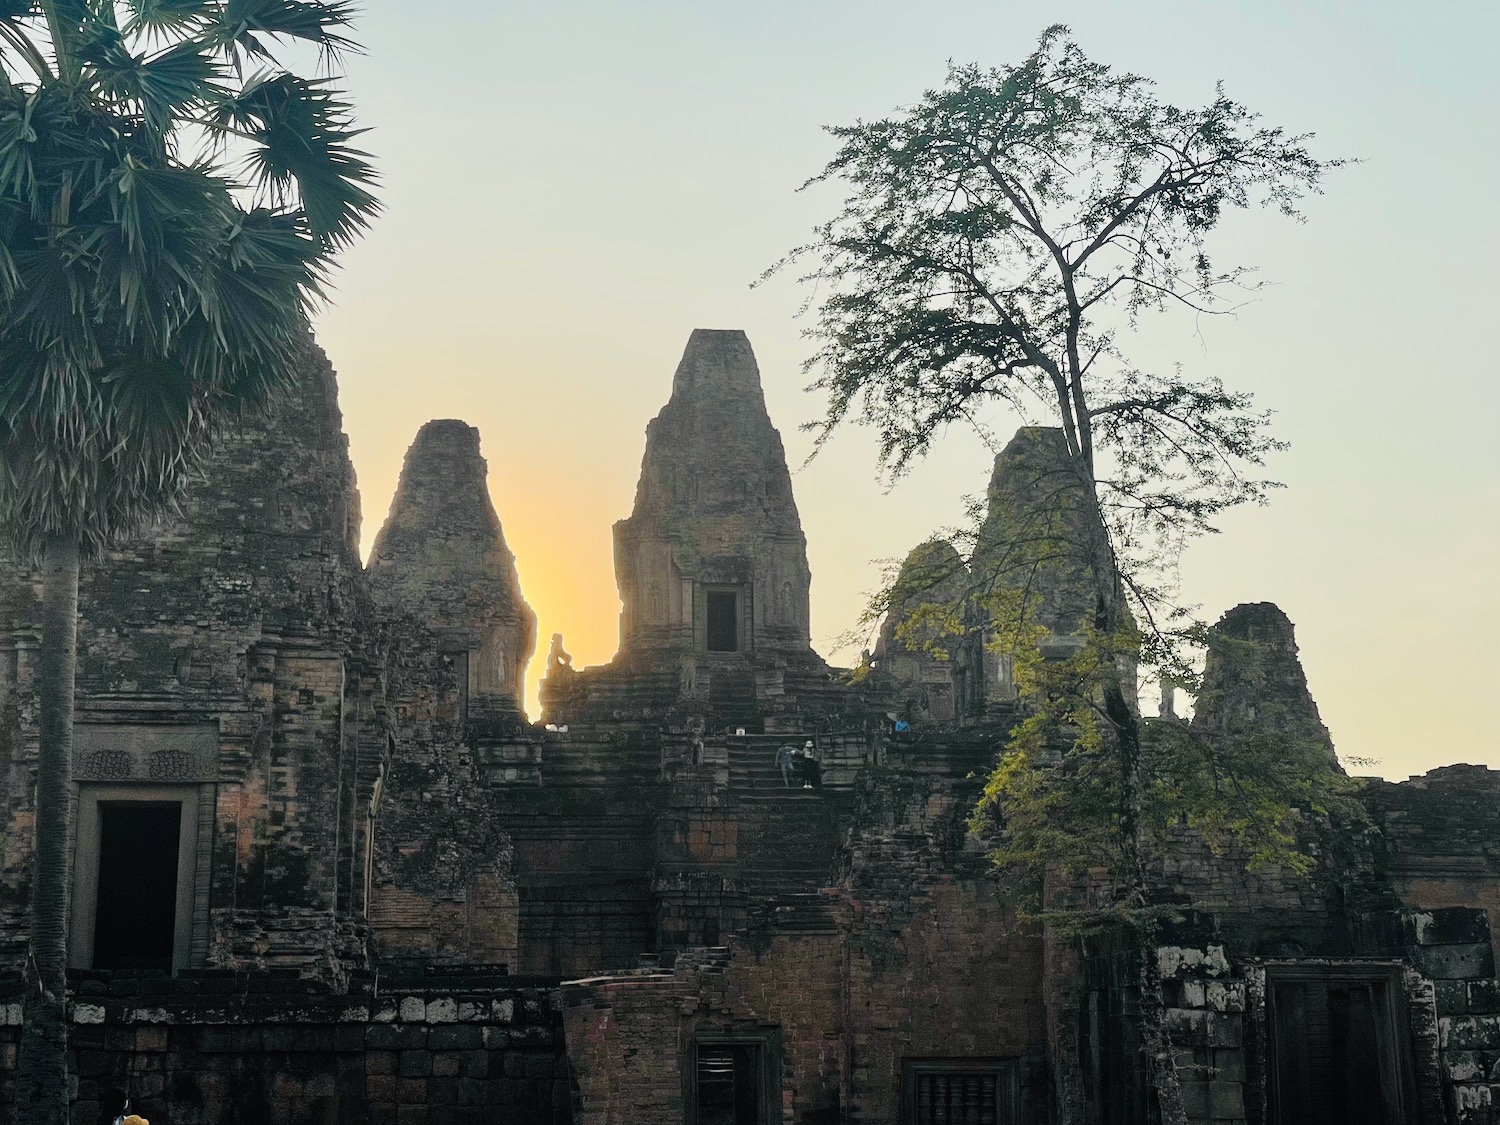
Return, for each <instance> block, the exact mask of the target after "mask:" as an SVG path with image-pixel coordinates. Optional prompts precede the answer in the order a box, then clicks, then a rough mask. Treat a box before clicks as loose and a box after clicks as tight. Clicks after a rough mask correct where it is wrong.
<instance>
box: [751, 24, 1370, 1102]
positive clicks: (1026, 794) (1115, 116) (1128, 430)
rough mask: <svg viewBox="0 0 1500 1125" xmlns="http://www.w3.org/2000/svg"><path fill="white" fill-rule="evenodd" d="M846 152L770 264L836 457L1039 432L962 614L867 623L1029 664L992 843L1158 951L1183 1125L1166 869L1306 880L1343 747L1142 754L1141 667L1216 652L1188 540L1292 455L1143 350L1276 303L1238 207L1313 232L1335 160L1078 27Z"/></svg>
mask: <svg viewBox="0 0 1500 1125" xmlns="http://www.w3.org/2000/svg"><path fill="white" fill-rule="evenodd" d="M829 131H830V133H832V135H833V136H834V137H835V138H836V139H837V141H838V145H839V147H838V149H837V151H836V153H835V155H834V157H833V159H832V160H831V161H830V162H829V164H828V165H827V167H826V168H825V169H824V170H823V172H822V173H821V174H819V175H818V176H816V177H814V178H813V179H812V180H810V181H809V183H808V185H807V186H813V185H819V184H829V185H831V184H838V185H841V186H843V187H844V188H845V190H846V192H847V194H846V195H845V197H844V199H843V203H842V206H841V207H840V208H839V209H838V210H837V212H836V214H835V215H834V216H833V218H831V219H830V220H829V221H827V222H826V223H824V224H823V225H821V226H819V227H818V228H816V230H815V231H814V235H813V239H812V241H811V242H809V243H808V244H806V245H804V246H802V247H800V248H798V249H796V250H794V251H793V252H792V253H791V254H790V255H789V256H788V257H787V258H786V259H784V260H783V261H782V262H780V263H778V265H777V266H775V267H773V270H772V272H774V271H776V270H780V269H789V268H796V269H799V270H801V271H802V272H801V279H802V280H803V281H804V282H807V283H808V284H809V285H810V286H812V287H813V292H814V294H815V296H814V297H812V298H810V299H809V301H808V304H807V306H806V308H805V310H804V311H807V312H810V313H811V316H812V320H813V323H812V325H811V327H810V328H809V329H808V333H807V334H808V336H809V337H810V338H811V339H812V340H813V341H814V343H815V345H816V349H815V351H814V352H813V354H812V355H811V356H810V358H809V359H808V361H807V370H808V371H809V372H810V373H813V374H814V376H815V382H814V384H813V389H815V390H818V391H821V392H823V393H824V394H825V395H826V398H827V408H826V412H825V414H824V416H823V418H822V420H821V421H820V422H816V423H813V424H812V427H811V428H812V429H814V430H815V431H816V434H817V440H818V443H819V445H821V444H822V443H823V442H826V441H828V440H829V439H830V438H831V436H832V435H833V434H834V433H835V432H836V431H837V430H838V429H839V428H840V427H841V426H842V425H843V424H844V423H846V422H850V421H853V422H856V423H860V424H864V425H867V426H869V427H871V428H873V429H874V430H875V432H876V435H877V438H878V448H879V460H880V463H881V466H882V468H883V469H884V470H885V472H886V473H887V474H888V476H890V477H891V478H893V479H894V478H899V477H900V476H901V475H902V474H903V473H904V472H905V471H906V470H907V469H908V468H909V467H910V465H911V464H912V462H913V461H914V460H915V459H917V458H920V457H921V456H923V455H924V454H926V453H927V452H928V451H929V450H930V449H931V447H932V445H933V443H934V442H936V441H938V440H940V438H941V436H942V434H943V433H944V432H945V430H946V428H947V427H948V426H950V425H951V424H953V423H967V424H972V425H975V426H977V427H979V428H981V429H982V430H987V429H988V425H989V420H990V418H989V412H990V410H991V409H993V408H1000V410H1001V411H1002V412H1006V413H1009V414H1010V415H1012V417H1014V418H1015V419H1016V420H1017V421H1020V422H1021V423H1023V429H1022V430H1021V431H1020V432H1019V433H1018V434H1017V436H1016V438H1015V439H1014V440H1013V441H1012V442H1011V444H1010V445H1008V446H1007V447H1006V449H1005V450H1004V451H1003V452H1001V454H1000V456H999V457H998V458H997V462H996V471H995V477H994V479H993V480H992V482H991V487H990V494H989V496H988V506H987V510H985V511H982V512H981V511H980V510H975V512H974V513H973V514H974V516H975V520H974V526H972V527H970V528H967V529H961V534H960V541H961V542H963V543H964V545H965V547H966V549H965V550H964V551H963V552H953V553H950V554H949V555H945V556H944V557H947V558H949V564H948V568H947V569H948V571H949V572H950V573H948V574H942V573H939V574H936V575H925V577H923V578H922V579H920V580H923V581H925V580H929V579H930V580H931V582H932V590H933V591H936V590H937V589H938V587H939V586H944V587H948V586H951V585H953V583H952V581H950V579H951V578H952V573H951V572H952V571H954V570H955V569H957V571H959V572H960V575H961V578H962V582H961V585H962V586H963V590H962V592H961V593H960V595H959V596H958V598H957V599H955V598H953V597H952V596H951V593H950V594H944V595H942V596H938V595H936V594H935V593H929V594H927V595H925V596H924V592H923V591H921V590H915V589H913V588H912V582H913V581H914V579H912V578H911V577H910V575H911V574H912V573H913V572H912V568H907V574H908V577H907V578H906V579H905V580H904V581H903V579H901V578H899V577H898V578H897V580H896V581H895V582H894V583H893V584H892V585H891V586H890V587H888V588H887V590H886V591H884V593H883V594H882V595H880V596H879V597H877V599H876V604H875V605H874V606H873V607H872V611H873V612H872V616H878V615H879V614H880V613H881V612H884V611H890V612H897V611H899V612H900V613H902V614H903V615H904V616H905V617H906V621H905V622H904V623H903V624H902V626H900V629H899V631H900V632H902V633H903V634H904V636H905V637H907V638H908V639H912V640H921V641H922V642H923V643H925V644H927V646H928V647H929V649H930V650H932V651H933V652H934V653H935V654H936V655H939V656H940V657H941V655H942V650H943V648H944V645H942V644H940V643H933V642H932V641H930V640H924V638H925V637H926V635H927V634H929V633H930V632H931V631H932V628H933V626H934V625H946V626H948V627H949V628H954V629H958V630H961V631H963V632H965V633H966V634H968V635H969V636H970V637H971V638H975V637H982V638H983V640H984V642H985V643H986V644H987V645H988V646H989V647H990V648H991V649H998V650H1001V651H1003V652H1005V653H1007V654H1009V655H1010V656H1011V657H1012V659H1013V661H1014V667H1015V674H1016V681H1017V684H1018V687H1019V688H1020V690H1021V694H1022V696H1023V699H1024V704H1023V712H1022V717H1021V720H1020V721H1019V723H1018V724H1016V725H1015V726H1014V727H1013V729H1011V730H1010V732H1009V735H1008V738H1007V739H1006V740H1005V744H1004V746H1003V749H1002V750H1001V752H1000V754H999V761H998V765H997V767H996V769H995V771H994V773H993V775H992V776H991V778H990V779H989V784H988V787H987V789H986V793H985V798H984V801H983V802H982V803H981V805H980V807H979V809H978V811H977V814H976V824H978V825H979V826H981V827H983V828H986V829H989V830H993V831H994V832H995V833H996V839H997V841H998V845H997V848H996V851H995V858H996V860H997V861H998V862H999V863H1001V864H1002V865H1004V866H1006V867H1008V868H1010V869H1012V870H1015V871H1019V872H1021V873H1024V874H1026V875H1028V876H1029V877H1030V878H1031V879H1032V880H1033V881H1034V884H1036V885H1040V883H1041V881H1042V878H1043V876H1044V875H1045V876H1048V877H1051V876H1056V875H1061V876H1064V878H1063V879H1062V885H1063V886H1065V887H1066V886H1068V885H1070V883H1069V878H1068V877H1070V876H1071V877H1074V878H1082V879H1083V880H1084V881H1085V882H1086V883H1088V884H1089V890H1088V893H1087V894H1086V895H1085V904H1084V906H1083V908H1082V913H1085V914H1092V915H1093V916H1094V918H1095V919H1096V920H1097V919H1099V918H1100V917H1102V918H1104V919H1105V920H1107V921H1110V920H1112V921H1113V922H1123V923H1124V924H1125V926H1126V927H1127V929H1129V930H1131V931H1132V932H1133V933H1134V934H1135V935H1136V936H1137V937H1138V938H1139V939H1141V941H1140V949H1141V960H1140V985H1141V994H1140V1002H1141V1018H1142V1032H1143V1039H1144V1042H1145V1050H1146V1053H1147V1056H1148V1058H1149V1060H1150V1063H1151V1071H1152V1075H1153V1084H1154V1087H1155V1090H1156V1092H1157V1095H1158V1098H1159V1102H1160V1107H1161V1111H1162V1119H1163V1121H1165V1122H1169V1123H1171V1125H1180V1123H1182V1122H1185V1121H1186V1116H1185V1111H1184V1107H1183V1104H1182V1096H1181V1091H1180V1087H1179V1086H1178V1083H1177V1079H1176V1071H1175V1064H1174V1061H1173V1056H1172V1051H1171V1043H1170V1037H1169V1036H1168V1034H1167V1032H1166V1028H1165V1025H1164V1020H1163V1015H1162V997H1161V990H1160V987H1159V983H1160V982H1159V977H1158V976H1157V966H1156V962H1155V958H1154V954H1153V952H1152V945H1153V942H1152V941H1151V937H1152V935H1153V934H1154V932H1155V925H1156V919H1157V917H1158V911H1157V909H1156V904H1155V901H1154V897H1153V889H1152V885H1151V879H1150V873H1149V869H1150V855H1151V850H1152V848H1153V846H1155V845H1156V844H1158V843H1159V842H1160V840H1161V838H1162V837H1163V836H1167V835H1170V834H1171V832H1173V831H1175V830H1176V829H1177V828H1179V827H1183V826H1186V827H1188V828H1190V829H1192V830H1196V831H1197V832H1198V833H1199V834H1200V836H1203V837H1206V838H1207V839H1208V841H1209V843H1210V844H1212V845H1213V846H1215V847H1219V846H1223V845H1225V844H1226V843H1232V844H1234V845H1235V846H1237V847H1242V848H1243V849H1245V854H1246V856H1247V858H1249V859H1250V860H1252V861H1261V862H1285V863H1291V864H1293V865H1294V866H1296V865H1299V864H1300V863H1301V862H1302V857H1301V855H1300V853H1299V851H1298V848H1297V843H1298V841H1297V826H1298V824H1299V823H1300V817H1301V815H1302V813H1304V812H1306V811H1309V810H1316V809H1319V808H1322V807H1325V806H1326V805H1327V804H1328V803H1329V802H1330V801H1331V795H1332V794H1333V793H1334V792H1335V790H1336V789H1337V787H1338V783H1339V778H1340V775H1339V774H1338V772H1337V769H1336V765H1335V763H1334V759H1333V757H1332V754H1331V749H1330V748H1328V747H1324V746H1321V745H1313V744H1312V743H1310V742H1309V741H1308V740H1307V739H1306V738H1304V737H1303V736H1302V734H1300V733H1298V732H1292V731H1285V730H1284V731H1274V732H1259V733H1256V732H1250V733H1246V732H1235V734H1234V737H1224V736H1223V734H1224V732H1217V731H1201V730H1194V729H1191V728H1189V727H1187V726H1185V725H1180V724H1164V725H1162V727H1161V729H1160V730H1154V731H1152V732H1150V736H1149V737H1148V732H1147V730H1146V727H1145V724H1144V723H1143V722H1142V720H1141V717H1140V714H1139V711H1138V709H1137V706H1136V687H1137V675H1138V669H1139V667H1140V666H1141V665H1142V664H1145V665H1146V666H1148V667H1155V668H1156V669H1157V670H1158V674H1159V675H1163V676H1169V677H1171V678H1172V679H1174V680H1181V679H1191V677H1192V674H1193V661H1192V659H1191V656H1192V653H1191V646H1192V645H1193V644H1194V643H1197V644H1199V645H1201V644H1203V643H1204V642H1205V641H1211V640H1212V638H1211V637H1210V635H1209V634H1207V633H1205V632H1204V631H1203V629H1202V627H1201V626H1200V625H1199V624H1198V623H1197V622H1195V621H1193V620H1192V615H1191V614H1190V613H1189V612H1187V611H1186V610H1184V609H1183V608H1182V607H1179V606H1178V605H1177V604H1176V599H1175V597H1174V590H1173V584H1174V579H1175V574H1176V566H1177V563H1178V561H1179V558H1180V553H1181V550H1182V547H1183V546H1184V544H1185V543H1186V542H1188V541H1189V540H1190V539H1191V538H1193V537H1194V536H1196V535H1201V534H1203V533H1205V532H1209V531H1212V530H1214V520H1215V518H1216V517H1217V516H1219V515H1221V514H1222V513H1223V512H1225V511H1227V510H1229V509H1231V508H1233V507H1235V506H1237V505H1241V504H1245V503H1256V502H1263V501H1264V500H1265V498H1266V496H1267V493H1268V490H1269V489H1270V488H1272V487H1273V482H1271V481H1270V480H1268V479H1267V478H1266V477H1265V476H1264V467H1265V460H1266V457H1267V456H1268V455H1269V454H1270V453H1271V452H1273V451H1274V450H1276V449H1278V448H1279V447H1280V445H1281V443H1280V442H1279V441H1278V440H1277V439H1276V438H1275V437H1274V436H1273V435H1272V434H1271V432H1270V430H1269V426H1268V423H1269V416H1268V414H1267V413H1266V412H1265V411H1263V410H1260V409H1258V408H1257V407H1256V406H1255V404H1254V402H1253V400H1252V398H1251V396H1250V395H1249V394H1247V393H1245V392H1242V391H1237V390H1232V389H1229V388H1227V387H1225V386H1224V385H1223V383H1222V382H1221V381H1220V380H1218V379H1217V378H1214V377H1213V376H1211V375H1210V376H1204V377H1191V376H1189V375H1188V374H1186V373H1185V372H1184V371H1182V370H1181V369H1177V368H1174V369H1172V370H1168V371H1160V370H1154V369H1151V368H1147V367H1143V366H1141V365H1140V364H1138V363H1137V362H1136V360H1135V359H1134V358H1133V357H1132V355H1131V354H1130V348H1129V346H1128V342H1129V339H1130V332H1131V330H1132V329H1133V328H1134V327H1135V326H1136V325H1137V324H1138V323H1139V321H1140V318H1142V317H1143V316H1146V315H1148V314H1155V313H1160V312H1164V311H1166V310H1168V309H1173V308H1181V309H1186V310H1188V311H1190V312H1192V313H1195V314H1207V313H1215V312H1221V311H1226V310H1229V309H1232V308H1233V307H1234V306H1235V304H1236V303H1237V302H1239V301H1240V300H1242V299H1243V297H1244V295H1245V294H1246V293H1247V291H1251V290H1253V289H1254V288H1255V285H1256V283H1255V281H1254V279H1253V277H1252V275H1251V272H1250V270H1249V269H1248V267H1245V266H1242V265H1231V266H1228V267H1225V266H1222V265H1220V264H1219V263H1218V262H1217V261H1216V259H1215V258H1214V257H1213V256H1212V254H1211V251H1210V245H1209V242H1210V236H1211V235H1212V234H1213V232H1214V231H1215V229H1216V228H1217V227H1218V226H1219V224H1220V222H1221V220H1222V219H1223V217H1224V216H1225V214H1226V213H1227V212H1229V211H1231V210H1234V209H1240V208H1248V207H1251V206H1256V205H1264V206H1267V207H1270V208H1272V209H1273V210H1276V211H1279V212H1281V213H1282V214H1283V215H1286V216H1289V217H1293V218H1296V217H1299V204H1300V202H1301V201H1302V200H1303V199H1304V198H1305V197H1306V196H1307V194H1308V193H1312V192H1316V191H1318V190H1319V189H1320V186H1321V183H1322V180H1323V178H1324V175H1325V174H1326V172H1327V171H1328V170H1329V169H1330V168H1333V167H1336V166H1338V164H1339V163H1340V161H1337V160H1323V159H1320V158H1318V157H1316V156H1314V155H1313V153H1312V152H1311V150H1310V149H1309V147H1308V144H1309V141H1310V136H1309V135H1299V134H1291V133H1288V132H1286V131H1285V130H1283V129H1281V128H1277V127H1272V126H1268V125H1265V124H1264V123H1262V122H1261V120H1260V119H1259V118H1258V117H1257V116H1256V115H1255V114H1254V113H1252V112H1251V111H1250V110H1249V109H1248V108H1246V107H1245V106H1243V105H1241V104H1240V103H1238V102H1236V101H1234V100H1233V99H1232V98H1230V97H1229V96H1228V95H1227V94H1225V93H1224V91H1223V90H1222V89H1219V90H1217V91H1216V92H1215V94H1214V96H1213V97H1212V99H1211V100H1210V101H1209V102H1208V103H1207V104H1206V105H1204V106H1202V107H1201V108H1190V109H1183V108H1180V107H1178V106H1174V105H1171V104H1169V103H1167V102H1165V101H1163V100H1162V99H1161V98H1160V97H1159V96H1158V94H1157V92H1156V90H1155V88H1154V87H1153V86H1152V84H1151V83H1150V82H1148V81H1147V80H1146V79H1144V78H1142V77H1140V76H1138V75H1134V74H1128V73H1120V72H1116V71H1114V70H1112V69H1111V68H1110V67H1108V66H1106V65H1104V64H1101V63H1097V62H1094V61H1092V60H1090V59H1088V58H1087V57H1086V56H1085V55H1084V53H1083V52H1082V50H1081V49H1080V48H1079V47H1078V45H1077V44H1076V43H1074V42H1073V41H1072V39H1071V38H1070V37H1069V35H1068V32H1067V29H1066V28H1063V27H1060V26H1054V27H1051V28H1048V29H1047V30H1046V31H1045V32H1044V33H1043V34H1042V36H1041V39H1040V41H1039V43H1038V45H1037V47H1036V49H1035V50H1034V51H1033V52H1032V53H1031V54H1030V55H1029V56H1028V57H1027V58H1025V59H1024V60H1023V61H1021V62H1020V63H1018V64H1016V65H1013V66H1005V67H1000V68H996V69H984V68H981V67H979V66H973V65H965V66H950V68H949V72H948V77H947V81H946V83H945V84H944V85H943V86H942V87H940V88H938V89H936V90H931V91H928V92H927V93H926V94H924V95H923V96H922V98H921V99H920V100H919V101H918V102H916V103H915V104H914V105H911V106H908V107H906V108H904V109H902V110H900V111H898V112H897V113H895V114H893V115H892V116H889V117H885V118H881V119H878V120H874V121H859V122H856V123H855V124H853V125H848V126H840V127H835V128H832V129H830V130H829ZM1036 423H1041V425H1037V424H1036ZM929 569H930V568H929ZM940 569H941V568H940ZM955 603H956V604H955ZM1065 898H1066V901H1064V902H1063V903H1061V904H1060V905H1063V906H1065V907H1067V906H1069V905H1070V903H1073V902H1076V901H1077V900H1076V899H1074V898H1067V896H1065ZM1044 905H1052V906H1054V908H1055V906H1057V905H1059V904H1044ZM1076 914H1077V912H1076V911H1075V916H1076Z"/></svg>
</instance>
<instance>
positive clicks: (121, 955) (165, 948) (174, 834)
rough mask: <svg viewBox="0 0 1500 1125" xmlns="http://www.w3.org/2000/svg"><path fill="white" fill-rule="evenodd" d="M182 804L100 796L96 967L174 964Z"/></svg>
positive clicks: (164, 966) (165, 966)
mask: <svg viewBox="0 0 1500 1125" xmlns="http://www.w3.org/2000/svg"><path fill="white" fill-rule="evenodd" d="M181 828H182V805H181V804H180V803H177V802H172V803H166V802H162V803H156V802H152V803H144V802H142V803H136V802H100V804H99V881H98V889H97V893H96V897H95V902H96V904H97V905H96V908H95V909H96V913H95V921H94V957H93V965H94V968H96V969H171V968H172V947H173V939H174V937H175V934H176V929H177V875H178V872H177V864H178V853H179V844H180V842H181V841H180V833H181Z"/></svg>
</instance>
